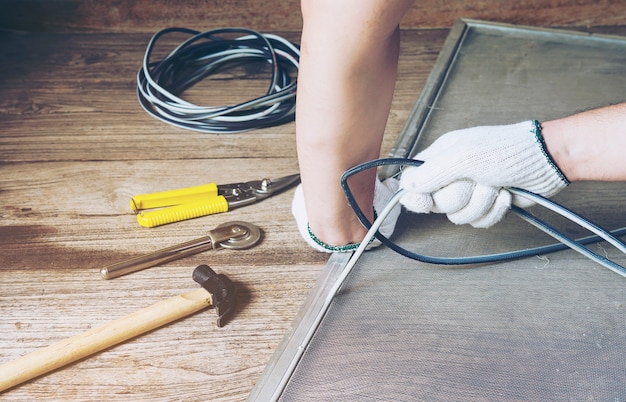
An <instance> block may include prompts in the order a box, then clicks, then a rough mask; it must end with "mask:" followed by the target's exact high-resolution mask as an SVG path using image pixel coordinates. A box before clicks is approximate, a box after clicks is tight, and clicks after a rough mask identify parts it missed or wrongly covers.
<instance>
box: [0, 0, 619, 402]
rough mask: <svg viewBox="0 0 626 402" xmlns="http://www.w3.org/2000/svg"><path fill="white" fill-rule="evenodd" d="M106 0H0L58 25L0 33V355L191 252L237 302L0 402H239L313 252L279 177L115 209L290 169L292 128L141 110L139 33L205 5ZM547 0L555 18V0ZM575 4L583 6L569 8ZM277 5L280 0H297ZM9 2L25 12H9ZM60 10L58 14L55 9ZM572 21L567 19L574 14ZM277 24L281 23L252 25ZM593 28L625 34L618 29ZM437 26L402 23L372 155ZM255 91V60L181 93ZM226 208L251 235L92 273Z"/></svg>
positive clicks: (136, 297)
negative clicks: (195, 207) (159, 214)
mask: <svg viewBox="0 0 626 402" xmlns="http://www.w3.org/2000/svg"><path fill="white" fill-rule="evenodd" d="M96 3H97V4H96ZM113 3H114V2H109V1H105V2H91V1H85V2H73V1H57V2H54V3H47V2H39V1H24V2H15V1H4V2H2V4H1V5H0V7H1V9H2V12H0V15H2V16H3V19H1V20H0V26H4V27H7V28H15V26H13V25H11V24H9V22H10V21H8V20H7V18H9V17H7V16H9V14H10V16H11V21H15V22H19V23H26V24H27V25H28V24H30V26H31V27H33V29H32V30H33V31H38V30H39V31H41V30H48V31H51V30H57V31H60V32H15V31H0V94H1V96H0V200H1V202H0V364H2V363H5V362H8V361H11V360H13V359H16V358H18V357H19V356H22V355H24V354H27V353H30V352H32V351H35V350H37V349H38V348H41V347H44V346H47V345H50V344H53V343H56V342H58V341H60V340H63V339H64V338H67V337H71V336H74V335H77V334H79V333H81V332H83V331H86V330H89V329H91V328H94V327H96V326H99V325H102V324H104V323H106V322H108V321H111V320H113V319H116V318H119V317H121V316H124V315H126V314H129V313H132V312H133V311H136V310H138V309H141V308H144V307H147V306H149V305H151V304H153V303H156V302H158V301H161V300H163V299H166V298H169V297H172V296H175V295H177V294H180V293H183V292H185V291H187V290H189V289H193V288H195V287H197V286H198V285H197V284H195V283H194V282H193V281H192V279H191V273H192V271H193V269H194V268H195V267H196V266H197V265H199V264H208V265H210V266H211V267H212V268H213V269H214V270H215V271H216V272H218V273H224V274H226V275H227V276H228V277H229V278H230V279H231V280H233V281H234V282H236V284H237V286H238V288H239V293H238V300H239V309H238V311H237V313H236V315H235V317H234V319H233V320H232V322H230V323H229V324H228V325H227V326H225V327H223V328H217V327H216V325H215V312H213V311H208V312H201V313H199V314H196V315H193V316H191V317H188V318H186V319H183V320H181V321H179V322H176V323H173V324H171V325H169V326H166V327H165V328H161V329H158V330H155V331H153V332H151V333H149V334H146V335H144V336H141V337H138V338H136V339H134V340H132V341H129V342H126V343H124V344H122V345H119V346H116V347H114V348H111V349H109V350H106V351H104V352H102V353H99V354H96V355H95V356H93V357H91V358H87V359H84V360H82V361H79V362H77V363H74V364H72V365H70V366H67V367H65V368H62V369H59V370H57V371H55V372H53V373H51V374H49V375H46V376H43V377H40V378H38V379H35V380H33V381H30V382H28V383H25V384H22V385H21V386H18V387H15V388H13V389H11V390H9V391H7V392H5V393H3V394H0V400H1V401H32V400H51V401H57V400H58V401H61V400H63V401H65V400H74V401H92V400H110V401H116V400H119V401H121V400H124V401H127V400H163V401H170V400H171V401H179V400H184V401H196V400H197V401H207V400H212V401H238V400H245V398H246V397H247V395H248V394H249V392H250V390H251V389H252V387H253V386H254V384H255V382H256V381H257V380H258V378H259V376H260V375H261V373H262V371H263V369H264V367H265V365H266V363H267V362H268V360H269V359H270V357H271V356H272V354H273V352H274V350H275V348H276V347H277V345H278V344H279V342H280V341H281V339H282V337H283V334H285V332H286V331H287V330H288V328H289V327H290V325H291V323H292V321H293V319H294V317H295V315H296V313H297V312H298V310H299V309H300V306H301V304H302V302H303V301H304V299H305V298H306V296H307V294H308V291H309V289H310V288H311V287H312V286H313V285H314V283H315V281H316V279H317V277H318V276H319V273H320V272H321V269H322V267H323V265H324V264H325V263H326V261H327V258H328V256H327V255H325V254H320V253H317V252H314V251H312V250H311V249H309V248H308V247H307V246H306V245H305V244H304V243H303V241H302V240H301V239H300V237H299V235H298V232H297V229H296V227H295V224H294V222H293V218H292V217H291V213H290V203H291V198H292V196H293V189H292V190H289V191H287V192H285V193H283V194H280V195H278V196H276V197H273V198H270V199H268V200H265V201H263V202H260V203H257V204H255V205H251V206H248V207H244V208H241V209H237V210H234V211H231V212H229V213H226V214H221V215H214V216H208V217H203V218H198V219H193V220H189V221H185V222H180V223H176V224H172V225H166V226H162V227H158V228H153V229H146V228H142V227H140V226H139V225H138V224H137V223H136V221H135V217H134V216H133V214H132V213H131V211H130V209H129V205H128V204H129V199H130V197H131V196H133V195H135V194H139V193H147V192H154V191H160V190H167V189H173V188H180V187H186V186H192V185H198V184H204V183H207V182H212V181H215V182H218V183H230V182H235V181H243V180H251V179H258V178H261V177H265V176H270V177H277V176H282V175H287V174H292V173H294V172H295V171H297V160H296V153H295V138H294V124H293V123H290V124H286V125H283V126H280V127H275V128H267V129H262V130H257V131H253V132H249V133H242V134H235V135H208V134H200V133H195V132H191V131H185V130H182V129H179V128H175V127H171V126H169V125H166V124H164V123H162V122H160V121H157V120H156V119H154V118H152V117H150V116H149V115H148V114H146V113H145V112H144V111H143V110H142V109H141V107H140V106H139V104H138V102H137V99H136V94H135V89H136V73H137V70H138V69H139V67H140V65H141V60H142V57H143V53H144V50H145V46H146V44H147V42H148V40H149V39H150V36H151V35H152V33H153V32H154V31H155V30H156V29H160V28H162V27H163V26H164V25H179V26H189V27H194V25H196V24H197V25H203V26H204V25H210V21H211V19H210V14H209V13H207V14H205V15H204V16H202V17H201V19H202V23H199V18H200V17H198V16H197V15H193V16H191V17H193V18H191V17H190V18H191V19H189V18H186V17H185V15H182V14H180V13H184V12H185V11H184V10H183V8H181V9H180V10H178V13H174V14H168V13H169V12H172V10H173V8H171V7H169V5H172V6H175V5H176V4H177V3H175V2H169V3H166V2H159V3H158V4H159V5H160V6H162V7H165V6H166V5H168V7H165V11H162V13H163V14H162V15H159V16H158V17H154V18H152V19H150V17H146V15H145V14H141V15H138V14H137V10H135V9H134V8H133V7H140V6H141V5H142V4H143V5H144V6H143V7H141V8H142V10H144V11H145V10H146V7H145V2H142V1H136V2H127V3H118V2H115V3H116V4H117V5H114V4H113ZM227 3H228V4H230V3H232V2H227ZM234 3H237V5H241V6H249V4H250V3H249V2H234ZM548 3H549V4H552V2H543V3H542V4H548ZM554 3H555V4H554V13H558V12H559V10H562V9H563V7H564V6H563V5H561V2H554ZM557 3H558V4H557ZM583 3H589V4H590V2H578V3H577V4H583ZM44 4H46V5H45V6H44ZM52 4H54V6H53V5H52ZM210 4H211V5H212V6H213V7H217V2H210ZM224 4H226V3H224ZM255 4H256V3H255ZM259 4H260V3H259ZM285 4H286V5H287V6H288V7H289V8H290V9H291V8H293V7H294V4H295V3H294V2H293V1H290V2H285ZM429 4H430V3H429ZM599 4H601V5H604V6H605V8H604V9H603V10H604V11H602V12H603V13H606V14H603V15H604V17H605V18H604V19H602V23H605V22H607V21H608V22H609V23H611V21H614V16H615V13H613V12H608V11H610V10H614V9H615V7H619V5H620V4H622V3H621V2H619V1H617V2H610V1H607V2H600V3H599ZM118 6H119V7H118ZM231 6H233V5H232V4H231ZM29 7H31V8H29ZM116 7H118V8H116ZM207 7H208V6H207ZM257 7H258V6H257ZM581 7H582V6H581ZM9 9H10V11H11V13H9V14H7V13H5V12H4V11H7V10H9ZM277 9H280V7H278V8H276V7H274V8H273V14H272V18H275V17H276V16H277V14H278V16H279V17H281V16H282V17H281V18H278V20H280V21H283V22H284V27H292V28H293V27H294V26H295V25H293V24H294V22H290V19H296V18H297V14H296V12H295V11H290V12H289V13H285V14H284V15H282V14H280V12H277V11H276V10H277ZM575 9H576V10H579V8H575ZM20 10H21V12H23V13H24V14H23V15H22V17H24V16H28V18H27V20H28V21H26V20H21V21H20V18H21V17H20V15H19V13H16V12H17V11H20ZM250 10H251V12H250V13H248V14H247V15H248V17H243V16H242V15H241V13H237V18H239V19H237V20H236V21H237V22H238V24H237V25H240V26H250V27H254V26H251V25H259V26H261V25H262V24H261V23H259V22H258V21H265V20H264V18H266V17H264V16H263V14H259V12H260V11H259V9H258V8H256V9H255V8H251V9H250ZM255 10H256V11H257V13H255ZM607 10H608V11H607ZM218 11H219V10H218V9H215V10H213V11H212V12H218ZM114 12H116V13H117V14H115V15H113V16H111V13H114ZM230 12H231V14H232V10H231V11H230ZM281 12H282V11H281ZM64 13H67V14H68V15H70V16H73V17H72V18H68V19H62V18H58V17H59V14H61V15H63V14H64ZM84 13H87V14H89V15H90V16H91V17H90V18H92V19H91V20H90V19H89V18H88V17H89V16H88V15H87V16H86V15H84ZM233 15H234V14H233ZM536 15H541V13H536ZM96 17H98V18H96ZM130 17H133V18H130ZM24 18H26V17H24ZM83 18H85V19H83ZM142 18H148V19H150V21H151V22H149V23H147V22H145V21H143V22H142ZM233 18H234V17H233ZM246 18H253V19H255V20H254V21H252V20H248V19H246ZM268 18H269V17H268ZM586 18H587V17H585V18H583V19H579V20H577V21H579V22H582V24H581V25H584V24H586V22H585V21H587V19H586ZM593 18H595V17H593V15H590V16H589V21H592V22H591V23H594V22H593V21H596V20H594V19H593ZM194 19H195V20H194ZM52 20H55V21H56V22H55V23H50V21H52ZM137 21H140V22H141V23H137ZM194 21H195V23H194ZM207 21H209V23H206V22H207ZM446 21H447V20H446ZM560 21H565V20H560ZM220 22H222V23H223V22H224V20H223V19H222V20H220ZM565 22H566V21H565ZM622 22H623V21H622ZM33 24H34V25H33ZM37 24H39V25H37ZM446 24H447V22H446ZM220 25H223V24H220ZM19 26H22V25H19ZM275 27H280V28H283V25H280V23H276V22H268V23H267V25H265V26H264V28H268V29H269V28H275ZM605 30H608V31H612V30H613V31H616V32H618V33H622V34H623V33H624V29H623V28H614V29H613V28H610V29H609V28H607V29H605ZM71 31H91V32H92V33H73V32H71ZM93 31H101V32H100V33H97V32H96V33H94V32H93ZM281 32H282V34H283V35H284V36H286V37H287V38H289V39H291V40H293V41H296V42H297V41H298V37H299V34H298V32H297V29H291V30H290V29H286V28H283V30H282V31H281V30H280V29H276V30H275V33H278V34H281ZM447 32H448V30H447V29H435V30H419V31H403V42H402V56H401V60H400V71H399V78H398V85H397V89H396V95H395V98H394V103H393V106H392V112H391V115H390V118H389V122H388V126H387V131H386V135H385V140H384V144H383V153H382V154H383V156H384V155H386V153H387V152H388V151H389V150H390V149H391V146H392V145H393V143H394V141H395V139H396V137H397V135H398V133H399V131H400V130H401V128H402V125H403V124H404V122H405V120H406V118H407V116H408V114H409V112H410V110H411V108H412V106H413V103H414V102H415V100H416V98H417V96H418V95H419V93H420V91H421V89H422V87H423V85H424V82H425V80H426V77H427V76H428V73H429V72H430V69H431V68H432V66H433V65H434V63H435V60H436V57H437V55H438V52H439V50H440V49H441V46H442V44H443V42H444V40H445V37H446V35H447ZM175 42H176V40H174V39H172V43H175ZM265 85H267V76H266V75H265V74H264V73H263V71H247V72H246V74H235V75H228V74H225V75H223V76H220V77H217V78H216V79H215V80H211V81H209V82H206V83H202V84H201V86H200V87H199V88H197V89H194V90H192V91H190V93H189V96H190V97H191V98H193V100H194V101H195V102H197V103H200V104H207V105H221V104H224V103H225V102H229V101H232V100H233V99H242V98H243V99H247V98H249V97H252V96H255V94H257V93H258V91H260V90H262V89H263V88H264V86H265ZM228 220H244V221H249V222H252V223H255V224H257V225H258V226H259V227H260V228H261V229H262V231H263V240H262V242H261V243H260V244H259V245H258V246H256V247H254V248H252V249H249V250H243V251H233V250H219V251H215V252H213V251H210V252H206V253H203V254H200V255H195V256H191V257H188V258H186V259H184V260H179V261H174V262H171V263H168V264H166V265H164V266H160V267H155V268H150V269H147V270H144V271H141V272H138V273H135V274H132V275H128V276H125V277H122V278H118V279H114V280H110V281H105V280H102V279H101V278H100V277H99V274H98V271H99V269H100V268H101V267H102V266H104V265H108V264H110V263H113V262H117V261H120V260H122V259H125V258H128V257H133V256H137V255H140V254H143V253H146V252H151V251H154V250H157V249H160V248H163V247H167V246H171V245H174V244H177V243H181V242H184V241H188V240H191V239H194V238H197V237H201V236H204V235H205V233H206V231H207V230H210V229H212V228H214V227H215V226H217V225H219V224H220V223H223V222H226V221H228Z"/></svg>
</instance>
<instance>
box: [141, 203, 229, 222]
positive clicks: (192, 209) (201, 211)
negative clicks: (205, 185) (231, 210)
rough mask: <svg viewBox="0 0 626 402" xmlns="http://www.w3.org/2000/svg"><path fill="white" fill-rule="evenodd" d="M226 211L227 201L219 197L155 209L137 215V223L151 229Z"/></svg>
mask: <svg viewBox="0 0 626 402" xmlns="http://www.w3.org/2000/svg"><path fill="white" fill-rule="evenodd" d="M227 211H228V201H226V198H224V197H223V196H221V195H219V196H217V197H211V198H207V199H206V200H201V201H195V202H188V203H185V204H181V205H175V206H173V207H168V208H162V209H157V210H154V211H148V212H140V213H138V214H137V222H139V224H140V225H141V226H143V227H146V228H153V227H155V226H160V225H165V224H167V223H173V222H179V221H184V220H187V219H192V218H198V217H200V216H205V215H211V214H219V213H221V212H227Z"/></svg>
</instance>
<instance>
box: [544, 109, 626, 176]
mask: <svg viewBox="0 0 626 402" xmlns="http://www.w3.org/2000/svg"><path fill="white" fill-rule="evenodd" d="M542 127H543V136H544V138H545V141H546V145H547V148H548V151H549V152H550V154H551V155H552V157H553V158H554V160H555V161H556V163H557V165H558V166H559V167H560V168H561V170H562V171H563V173H564V174H565V176H567V178H568V179H570V181H572V182H574V181H626V157H625V156H624V150H626V102H625V103H620V104H616V105H612V106H606V107H603V108H599V109H592V110H587V111H585V112H581V113H577V114H575V115H572V116H569V117H565V118H562V119H557V120H552V121H547V122H545V123H543V124H542Z"/></svg>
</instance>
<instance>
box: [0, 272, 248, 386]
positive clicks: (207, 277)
mask: <svg viewBox="0 0 626 402" xmlns="http://www.w3.org/2000/svg"><path fill="white" fill-rule="evenodd" d="M193 280H194V281H196V282H198V283H199V284H200V285H201V286H202V288H200V289H195V290H191V291H188V292H185V293H183V294H180V295H178V296H174V297H172V298H169V299H167V300H163V301H161V302H159V303H156V304H153V305H152V306H150V307H147V308H144V309H143V310H139V311H136V312H134V313H132V314H129V315H127V316H125V317H122V318H119V319H117V320H115V321H112V322H109V323H107V324H104V325H103V326H101V327H98V328H94V329H91V330H89V331H87V332H84V333H82V334H80V335H76V336H74V337H71V338H68V339H65V340H64V341H61V342H59V343H57V344H54V345H50V346H47V347H45V348H42V349H39V350H37V351H35V352H33V353H30V354H28V355H25V356H22V357H20V358H18V359H16V360H13V361H10V362H8V363H5V364H3V365H2V366H0V392H2V391H5V390H7V389H9V388H12V387H14V386H16V385H19V384H21V383H23V382H25V381H28V380H31V379H33V378H35V377H38V376H40V375H43V374H46V373H48V372H50V371H52V370H55V369H58V368H60V367H63V366H65V365H67V364H70V363H73V362H75V361H77V360H80V359H83V358H85V357H87V356H90V355H92V354H94V353H97V352H100V351H103V350H105V349H107V348H109V347H111V346H114V345H117V344H119V343H122V342H124V341H127V340H129V339H131V338H134V337H136V336H138V335H141V334H144V333H146V332H148V331H152V330H153V329H156V328H159V327H162V326H164V325H166V324H169V323H171V322H173V321H176V320H178V319H180V318H183V317H186V316H188V315H191V314H193V313H196V312H198V311H200V310H202V309H204V308H206V307H215V308H216V309H217V315H218V318H217V326H218V327H221V326H223V325H224V324H225V322H226V321H227V319H228V317H229V316H230V315H231V314H232V312H233V311H234V309H235V306H236V301H237V298H236V294H235V285H234V284H233V283H232V282H231V281H230V279H228V278H227V277H226V276H225V275H222V274H220V275H218V274H216V273H215V272H214V271H213V270H212V269H211V268H210V267H209V266H208V265H200V266H198V267H197V268H196V269H195V270H194V271H193ZM207 292H208V293H207Z"/></svg>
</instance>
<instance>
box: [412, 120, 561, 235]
mask: <svg viewBox="0 0 626 402" xmlns="http://www.w3.org/2000/svg"><path fill="white" fill-rule="evenodd" d="M415 159H418V160H422V161H424V164H423V165H421V166H419V167H409V168H407V169H405V170H404V172H403V173H402V177H401V179H400V187H402V188H404V189H405V190H406V193H405V195H404V196H403V197H402V198H401V199H400V203H402V204H403V205H404V206H405V207H406V208H407V209H408V210H410V211H413V212H418V213H428V212H437V213H445V214H447V215H448V218H449V219H450V220H451V221H452V222H454V223H456V224H465V223H469V224H471V225H472V226H474V227H489V226H492V225H494V224H495V223H497V222H498V221H499V220H500V219H502V217H503V216H504V215H505V214H506V213H507V211H508V210H509V209H510V207H511V203H513V204H515V205H517V206H520V207H527V206H530V205H532V204H533V203H532V202H531V201H529V200H528V199H526V198H523V197H517V196H513V195H512V194H511V193H510V192H509V191H508V190H507V187H518V188H522V189H525V190H528V191H531V192H534V193H537V194H540V195H543V196H545V197H550V196H553V195H554V194H556V193H558V192H559V191H560V190H561V189H563V188H565V187H566V186H567V185H568V184H569V181H568V180H567V178H566V177H565V175H564V174H563V173H562V172H561V170H560V169H559V167H558V166H557V165H556V163H555V162H554V160H553V159H552V157H551V156H550V154H549V152H548V150H547V149H546V146H545V143H544V141H543V137H542V136H541V125H540V124H539V122H537V121H525V122H522V123H517V124H511V125H504V126H481V127H472V128H468V129H464V130H457V131H452V132H449V133H447V134H444V135H443V136H441V137H440V138H438V139H437V140H436V141H435V142H434V143H433V144H432V145H431V146H429V147H428V148H426V149H425V150H424V151H422V152H420V153H419V154H417V155H416V156H415Z"/></svg>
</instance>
